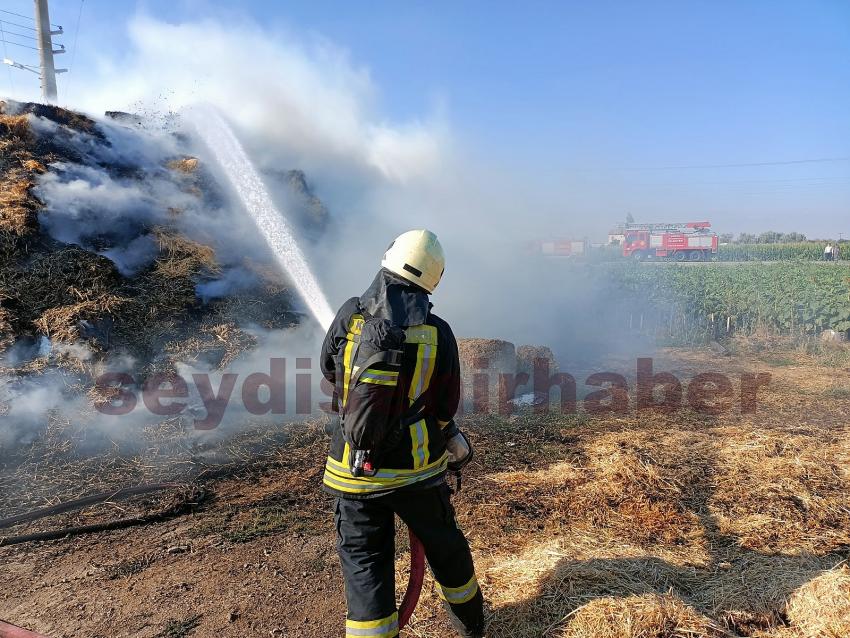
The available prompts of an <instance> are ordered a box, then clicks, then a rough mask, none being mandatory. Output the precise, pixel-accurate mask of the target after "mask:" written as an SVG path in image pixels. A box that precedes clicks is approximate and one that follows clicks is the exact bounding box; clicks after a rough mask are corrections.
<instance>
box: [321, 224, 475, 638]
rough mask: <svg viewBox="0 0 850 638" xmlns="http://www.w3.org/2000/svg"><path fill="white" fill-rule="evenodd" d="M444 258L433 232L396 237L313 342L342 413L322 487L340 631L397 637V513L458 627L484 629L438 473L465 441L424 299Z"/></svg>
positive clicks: (358, 636)
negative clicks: (363, 285)
mask: <svg viewBox="0 0 850 638" xmlns="http://www.w3.org/2000/svg"><path fill="white" fill-rule="evenodd" d="M444 267H445V258H444V257H443V249H442V247H441V246H440V242H439V241H437V236H436V235H435V234H434V233H432V232H431V231H428V230H411V231H409V232H406V233H404V234H403V235H401V236H399V237H398V238H397V239H396V240H395V241H394V242H393V243H391V244H390V246H389V248H387V251H386V253H384V258H383V260H382V261H381V269H380V270H379V271H378V274H377V275H376V277H375V279H374V281H373V282H372V285H371V286H369V288H368V289H367V290H366V292H364V293H363V294H362V295H361V296H360V297H352V298H351V299H349V300H348V301H346V302H345V303H344V304H343V305H342V308H340V310H339V312H338V313H337V315H336V318H335V319H334V321H333V324H332V325H331V327H330V330H328V334H327V336H326V337H325V342H324V344H323V346H322V359H321V367H322V373H323V374H324V376H325V378H326V379H327V380H328V381H329V382H330V383H331V384H333V385H334V387H335V388H336V391H335V393H334V403H335V404H337V405H336V406H335V410H336V411H338V412H339V415H340V421H339V422H338V423H336V424H335V425H334V426H333V433H332V438H331V444H330V453H329V454H328V458H327V463H326V465H325V476H324V488H325V491H327V492H330V493H331V494H332V495H334V496H336V497H337V498H336V503H335V508H336V511H335V519H336V532H337V551H338V553H339V558H340V562H341V563H342V574H343V577H344V579H345V595H346V599H347V602H348V616H347V620H346V633H345V635H346V638H366V637H371V638H395V637H396V636H398V632H399V617H398V616H399V615H398V610H397V609H396V596H395V517H396V515H398V516H399V517H400V518H401V519H402V520H403V521H404V522H405V523H406V524H407V526H408V527H409V528H410V530H411V531H412V532H413V533H414V534H415V535H416V536H417V537H418V538H419V540H420V541H421V542H422V545H423V546H424V548H425V556H426V557H427V559H428V564H429V565H430V567H431V572H432V573H433V574H434V580H435V581H436V586H437V593H438V594H439V596H440V598H441V599H442V600H443V602H444V605H445V608H446V610H447V611H448V613H449V616H450V618H451V621H452V624H453V625H454V626H455V628H456V629H457V630H458V632H459V633H460V635H462V636H464V637H466V638H478V637H481V636H483V635H484V607H483V598H482V596H481V590H479V589H478V581H477V579H476V578H475V568H474V566H473V564H472V554H471V553H470V551H469V544H468V543H467V541H466V538H465V537H464V535H463V532H462V531H461V529H460V527H458V524H457V522H456V520H455V512H454V509H453V508H452V504H451V501H450V500H449V496H450V494H451V488H449V486H448V484H447V483H446V478H445V477H446V471H447V469H448V470H450V471H452V472H459V471H460V469H461V468H462V467H463V466H464V465H465V464H466V463H468V462H469V460H471V458H472V449H471V447H470V445H469V441H468V439H466V437H465V436H464V434H463V433H461V432H460V430H458V427H457V425H455V422H454V415H455V412H456V411H457V408H458V404H459V401H460V358H459V356H458V349H457V342H456V341H455V338H454V335H453V334H452V330H451V328H450V327H449V324H447V323H446V322H445V321H443V320H442V319H440V318H439V317H438V316H437V315H435V314H434V313H433V312H431V306H432V304H431V302H430V300H429V299H428V295H430V294H431V293H432V292H434V288H436V287H437V284H438V283H439V282H440V279H441V277H442V276H443V270H444Z"/></svg>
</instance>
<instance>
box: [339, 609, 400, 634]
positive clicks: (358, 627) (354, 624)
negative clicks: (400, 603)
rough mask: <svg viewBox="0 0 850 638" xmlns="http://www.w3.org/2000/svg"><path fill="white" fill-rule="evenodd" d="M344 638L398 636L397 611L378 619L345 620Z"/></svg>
mask: <svg viewBox="0 0 850 638" xmlns="http://www.w3.org/2000/svg"><path fill="white" fill-rule="evenodd" d="M345 636H346V638H360V637H362V636H370V637H371V638H395V636H398V612H393V614H392V615H391V616H387V617H386V618H381V619H379V620H346V621H345Z"/></svg>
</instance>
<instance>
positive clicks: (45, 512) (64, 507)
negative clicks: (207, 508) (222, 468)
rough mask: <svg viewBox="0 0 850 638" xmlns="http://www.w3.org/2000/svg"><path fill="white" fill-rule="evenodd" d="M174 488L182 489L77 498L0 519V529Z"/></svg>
mask: <svg viewBox="0 0 850 638" xmlns="http://www.w3.org/2000/svg"><path fill="white" fill-rule="evenodd" d="M175 487H183V485H180V484H177V483H152V484H150V485H137V486H135V487H124V488H121V489H120V490H117V491H114V492H104V493H102V494H94V495H92V496H85V497H83V498H78V499H75V500H73V501H67V502H65V503H59V504H58V505H52V506H50V507H43V508H41V509H37V510H32V511H31V512H24V513H23V514H17V515H15V516H10V517H8V518H0V529H5V528H7V527H13V526H15V525H20V524H21V523H30V522H32V521H37V520H39V519H41V518H46V517H48V516H55V515H56V514H63V513H65V512H70V511H71V510H77V509H82V508H83V507H88V506H89V505H97V504H98V503H105V502H107V501H122V500H124V499H127V498H130V497H131V496H138V495H140V494H150V493H151V492H161V491H162V490H167V489H171V488H175Z"/></svg>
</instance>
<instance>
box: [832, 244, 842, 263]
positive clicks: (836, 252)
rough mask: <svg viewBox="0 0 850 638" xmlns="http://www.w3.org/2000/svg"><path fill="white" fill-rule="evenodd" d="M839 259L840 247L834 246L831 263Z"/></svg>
mask: <svg viewBox="0 0 850 638" xmlns="http://www.w3.org/2000/svg"><path fill="white" fill-rule="evenodd" d="M839 259H841V246H839V245H838V244H835V246H833V247H832V261H838V260H839Z"/></svg>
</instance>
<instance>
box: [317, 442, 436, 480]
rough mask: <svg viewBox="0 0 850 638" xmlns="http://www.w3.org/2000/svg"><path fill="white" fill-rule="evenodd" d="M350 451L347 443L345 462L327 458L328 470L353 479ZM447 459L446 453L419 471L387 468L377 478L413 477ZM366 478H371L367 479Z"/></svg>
mask: <svg viewBox="0 0 850 638" xmlns="http://www.w3.org/2000/svg"><path fill="white" fill-rule="evenodd" d="M349 450H350V448H349V447H348V443H346V444H345V449H344V450H343V461H342V462H340V461H337V460H336V459H335V458H333V457H332V456H329V457H328V458H327V463H326V466H327V468H328V469H330V470H332V471H333V472H334V473H335V474H341V475H343V476H348V477H351V468H350V467H349V466H348V455H349ZM447 458H448V454H445V453H444V454H443V456H441V457H440V458H439V459H437V460H436V461H434V462H433V463H429V464H428V465H426V466H424V467H421V468H419V469H418V470H409V469H406V468H402V469H396V468H387V469H381V470H378V474H377V475H376V476H378V477H387V478H392V477H394V476H410V475H413V474H419V473H420V472H422V471H425V470H430V469H431V468H434V467H437V466H439V465H440V464H442V462H443V461H444V460H445V459H447ZM365 478H371V477H365ZM358 480H363V479H358Z"/></svg>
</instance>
